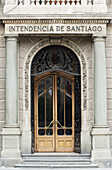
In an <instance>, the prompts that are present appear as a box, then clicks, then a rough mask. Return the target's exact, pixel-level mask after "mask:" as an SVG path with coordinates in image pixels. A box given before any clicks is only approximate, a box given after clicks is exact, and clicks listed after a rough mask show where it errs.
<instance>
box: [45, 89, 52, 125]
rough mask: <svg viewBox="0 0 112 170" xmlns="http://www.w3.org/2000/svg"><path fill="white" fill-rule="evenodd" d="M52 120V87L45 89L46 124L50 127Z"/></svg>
mask: <svg viewBox="0 0 112 170" xmlns="http://www.w3.org/2000/svg"><path fill="white" fill-rule="evenodd" d="M52 120H53V90H52V88H50V89H48V90H47V93H46V126H50V127H52V126H53V124H51V125H50V123H51V121H52Z"/></svg>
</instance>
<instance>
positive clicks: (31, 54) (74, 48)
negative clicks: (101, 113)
mask: <svg viewBox="0 0 112 170" xmlns="http://www.w3.org/2000/svg"><path fill="white" fill-rule="evenodd" d="M56 42H57V41H56ZM48 45H52V41H51V40H50V39H45V40H42V41H40V42H38V43H37V44H36V45H34V47H33V48H32V49H31V50H30V52H29V54H28V55H27V58H26V62H25V85H24V88H25V110H28V109H29V105H30V104H29V102H30V100H29V92H30V82H29V81H30V76H31V73H30V70H31V68H30V67H31V61H32V59H33V57H34V56H35V54H36V53H37V52H38V51H39V50H40V49H42V48H44V47H46V46H48ZM53 45H54V42H53ZM56 45H63V46H66V47H68V48H70V49H72V51H74V52H75V54H76V55H77V56H78V58H79V60H80V63H81V65H82V71H81V76H82V80H83V82H82V83H83V89H82V92H83V110H86V109H87V68H86V61H85V58H84V55H83V53H82V51H81V50H80V49H79V48H78V47H77V46H76V45H75V44H74V43H73V42H71V41H69V40H67V39H62V40H61V41H59V44H56Z"/></svg>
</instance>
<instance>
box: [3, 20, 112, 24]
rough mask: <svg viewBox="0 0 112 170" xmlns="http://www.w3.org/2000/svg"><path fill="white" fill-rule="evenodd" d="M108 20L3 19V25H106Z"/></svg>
mask: <svg viewBox="0 0 112 170" xmlns="http://www.w3.org/2000/svg"><path fill="white" fill-rule="evenodd" d="M109 21H110V20H109V19H62V20H61V19H16V20H15V19H3V23H4V24H73V23H75V24H79V23H82V24H83V23H86V24H108V23H109Z"/></svg>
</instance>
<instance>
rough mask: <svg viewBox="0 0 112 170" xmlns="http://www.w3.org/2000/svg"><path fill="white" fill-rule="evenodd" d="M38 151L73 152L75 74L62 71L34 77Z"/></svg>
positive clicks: (36, 143) (36, 149) (36, 148)
mask: <svg viewBox="0 0 112 170" xmlns="http://www.w3.org/2000/svg"><path fill="white" fill-rule="evenodd" d="M34 91H35V97H34V98H35V151H37V152H72V151H74V77H73V76H71V75H68V74H66V73H64V72H63V73H62V72H50V73H49V74H48V73H45V74H44V75H42V76H37V77H35V85H34Z"/></svg>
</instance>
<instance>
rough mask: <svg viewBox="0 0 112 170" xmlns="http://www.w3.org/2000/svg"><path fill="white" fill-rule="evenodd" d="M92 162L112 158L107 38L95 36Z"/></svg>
mask: <svg viewBox="0 0 112 170" xmlns="http://www.w3.org/2000/svg"><path fill="white" fill-rule="evenodd" d="M92 144H93V146H92V149H93V150H92V160H93V161H94V160H97V161H98V160H99V161H100V160H103V159H104V160H105V159H108V158H110V157H111V151H110V136H109V128H108V126H107V87H106V56H105V37H103V36H102V37H101V36H100V37H98V36H94V126H93V129H92Z"/></svg>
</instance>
